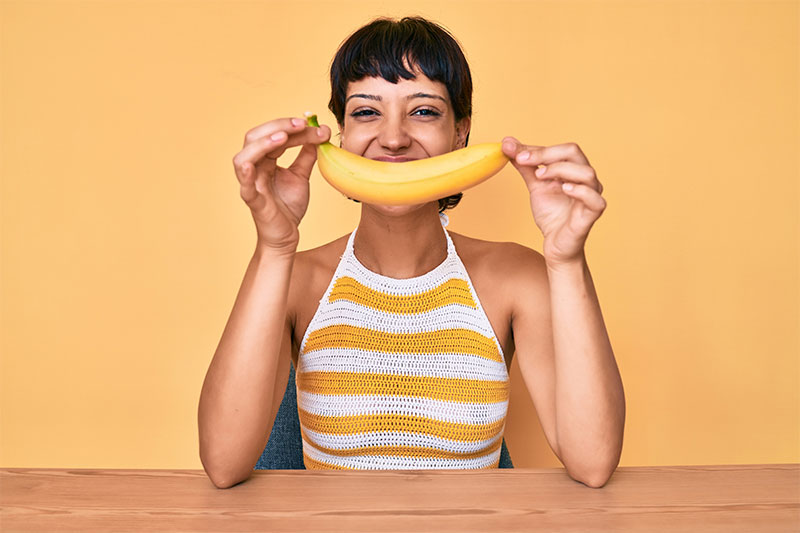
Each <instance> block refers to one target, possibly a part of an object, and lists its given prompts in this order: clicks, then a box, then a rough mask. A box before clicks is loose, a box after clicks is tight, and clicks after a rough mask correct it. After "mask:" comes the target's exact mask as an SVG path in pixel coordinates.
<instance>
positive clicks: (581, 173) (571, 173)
mask: <svg viewBox="0 0 800 533" xmlns="http://www.w3.org/2000/svg"><path fill="white" fill-rule="evenodd" d="M534 174H536V177H537V178H538V179H540V180H548V179H562V180H563V181H571V182H577V183H583V184H584V185H588V186H589V187H591V188H592V189H594V190H596V191H597V192H600V193H602V186H601V185H600V182H599V181H597V175H596V174H595V172H594V169H593V168H592V167H590V166H586V165H577V164H575V163H569V162H567V161H559V162H557V163H552V164H550V165H547V166H540V167H539V168H537V169H536V171H535V172H534Z"/></svg>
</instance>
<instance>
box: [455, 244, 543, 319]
mask: <svg viewBox="0 0 800 533" xmlns="http://www.w3.org/2000/svg"><path fill="white" fill-rule="evenodd" d="M450 235H451V236H452V237H453V243H454V244H455V246H456V248H457V249H458V250H459V254H460V255H462V257H464V259H465V261H467V260H469V261H470V262H471V263H472V265H473V267H474V268H475V269H476V270H477V272H479V275H483V276H485V277H486V278H488V279H491V280H496V282H497V283H501V285H499V286H498V285H497V284H493V285H494V287H495V289H496V290H497V289H499V290H502V292H504V293H506V294H507V296H508V298H509V300H510V301H511V302H512V310H511V314H512V318H513V315H514V314H515V312H516V310H517V305H518V304H520V303H522V302H524V301H525V300H527V299H528V298H530V297H532V296H535V297H541V296H542V289H543V288H547V268H546V265H545V262H544V256H542V254H541V253H540V252H538V251H536V250H534V249H533V248H529V247H528V246H525V245H523V244H519V243H517V242H510V241H504V242H495V241H486V240H482V239H475V238H472V237H467V236H465V235H460V234H457V233H453V232H450ZM462 250H463V253H462ZM503 289H504V290H503Z"/></svg>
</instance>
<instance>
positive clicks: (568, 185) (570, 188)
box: [561, 182, 575, 191]
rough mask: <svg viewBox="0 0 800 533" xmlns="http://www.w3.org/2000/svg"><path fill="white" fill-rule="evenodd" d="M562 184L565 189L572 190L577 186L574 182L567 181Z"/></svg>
mask: <svg viewBox="0 0 800 533" xmlns="http://www.w3.org/2000/svg"><path fill="white" fill-rule="evenodd" d="M561 186H562V187H564V190H565V191H571V190H572V189H574V188H575V186H574V185H573V184H572V183H566V182H565V183H563V184H562V185H561Z"/></svg>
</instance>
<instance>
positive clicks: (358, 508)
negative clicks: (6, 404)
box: [0, 463, 800, 533]
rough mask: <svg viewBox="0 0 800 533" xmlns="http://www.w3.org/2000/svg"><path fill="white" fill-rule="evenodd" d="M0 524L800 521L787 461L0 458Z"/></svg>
mask: <svg viewBox="0 0 800 533" xmlns="http://www.w3.org/2000/svg"><path fill="white" fill-rule="evenodd" d="M0 530H2V531H4V532H6V531H53V532H57V531H80V532H82V533H89V532H93V531H115V532H126V531H136V532H139V531H192V532H200V531H274V532H281V531H286V532H290V531H291V532H293V533H297V532H301V531H320V532H324V531H347V532H355V531H414V532H417V531H437V532H440V531H441V532H444V531H454V532H463V531H481V532H487V531H491V532H492V533H495V532H499V531H580V532H587V531H603V532H608V531H626V532H637V533H640V532H649V531H670V532H676V531H677V532H680V531H720V532H725V533H730V532H735V531H748V532H753V531H758V532H759V533H767V532H773V531H780V532H789V531H794V532H797V531H800V464H797V463H793V464H763V465H697V466H658V467H619V468H617V470H616V472H614V475H613V476H612V478H611V480H610V481H609V482H608V483H607V484H606V485H605V486H604V487H602V488H590V487H587V486H586V485H583V484H581V483H579V482H577V481H574V480H572V479H571V478H570V477H569V476H567V474H566V472H565V470H564V469H563V468H536V469H529V468H514V469H498V470H493V471H486V470H483V471H470V470H389V471H387V470H374V471H363V470H362V471H349V472H343V471H328V470H326V471H320V470H270V471H256V472H254V473H253V476H252V477H251V478H250V479H248V480H247V481H245V482H243V483H240V484H238V485H236V486H234V487H231V488H229V489H217V488H216V487H215V486H214V485H213V484H212V483H211V481H210V480H209V479H208V477H206V475H205V473H204V472H203V471H202V470H95V469H70V468H61V469H45V468H4V469H0Z"/></svg>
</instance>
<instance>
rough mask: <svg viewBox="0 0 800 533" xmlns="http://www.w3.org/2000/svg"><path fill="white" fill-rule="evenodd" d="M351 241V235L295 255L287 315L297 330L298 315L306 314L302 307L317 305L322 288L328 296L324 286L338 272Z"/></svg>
mask: <svg viewBox="0 0 800 533" xmlns="http://www.w3.org/2000/svg"><path fill="white" fill-rule="evenodd" d="M348 237H349V234H348V235H345V236H343V237H340V238H338V239H335V240H333V241H331V242H329V243H326V244H323V245H320V246H317V247H316V248H309V249H308V250H302V251H299V252H297V253H296V254H295V256H294V266H293V267H292V278H291V281H290V284H289V300H288V304H287V313H288V315H289V316H290V317H291V319H292V325H293V326H296V325H297V318H298V315H303V313H304V312H305V311H306V310H305V309H304V308H303V307H302V305H303V302H309V301H316V300H313V298H312V296H314V295H316V293H317V292H319V287H322V291H323V292H324V290H325V287H323V285H325V284H326V283H327V282H328V281H329V280H330V276H331V274H332V273H333V271H334V270H335V269H336V264H337V262H338V260H339V258H340V256H341V254H342V253H343V252H344V247H345V245H346V244H347V238H348ZM317 300H319V297H318V298H317Z"/></svg>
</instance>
